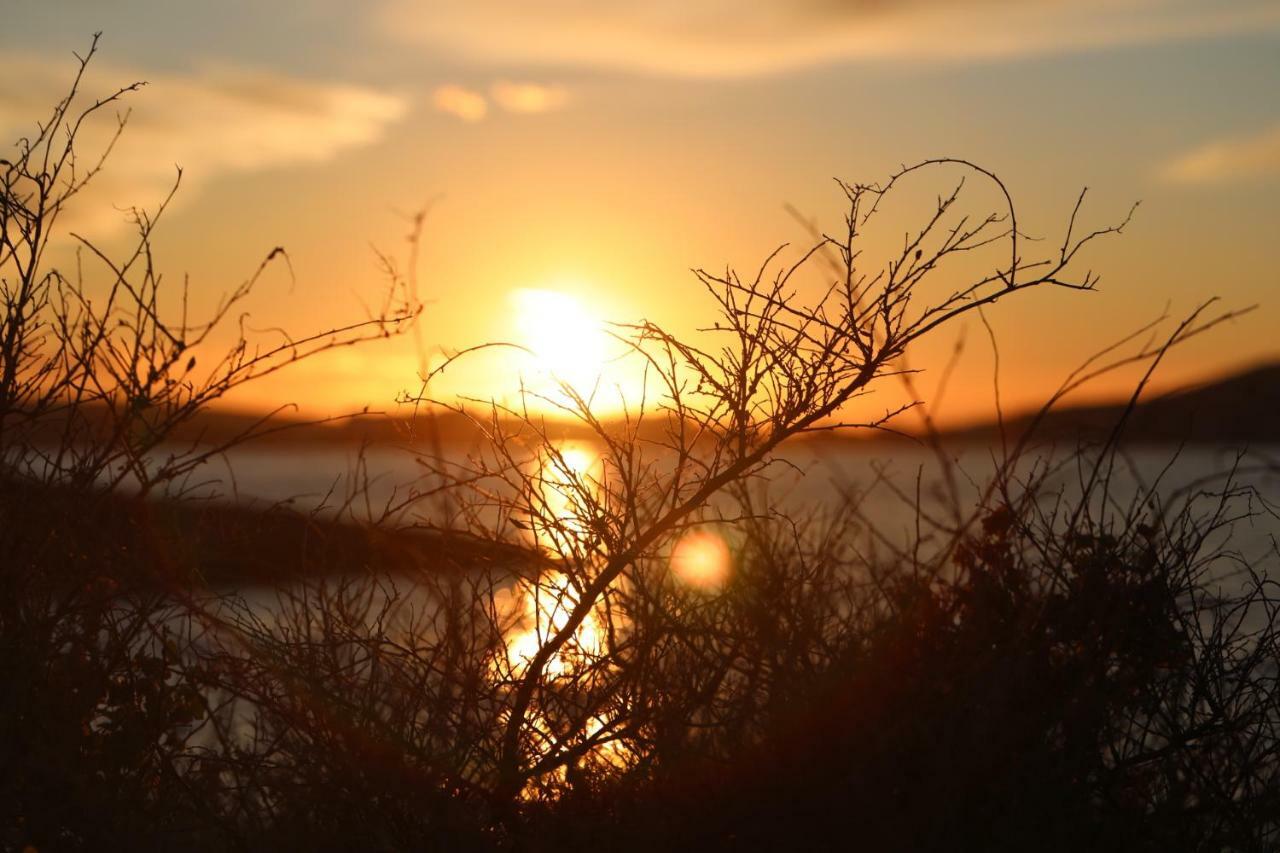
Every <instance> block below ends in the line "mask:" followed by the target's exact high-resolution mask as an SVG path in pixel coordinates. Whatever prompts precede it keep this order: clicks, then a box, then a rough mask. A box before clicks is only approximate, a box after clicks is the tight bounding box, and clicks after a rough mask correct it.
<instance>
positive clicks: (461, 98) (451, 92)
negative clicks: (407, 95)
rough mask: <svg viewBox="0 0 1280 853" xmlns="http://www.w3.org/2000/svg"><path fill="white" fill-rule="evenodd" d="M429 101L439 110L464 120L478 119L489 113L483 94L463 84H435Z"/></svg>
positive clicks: (472, 120)
mask: <svg viewBox="0 0 1280 853" xmlns="http://www.w3.org/2000/svg"><path fill="white" fill-rule="evenodd" d="M431 103H432V104H434V105H435V108H436V109H437V110H439V111H440V112H442V113H448V114H449V115H451V116H457V117H458V118H460V119H462V120H463V121H466V122H475V121H480V120H481V119H483V118H484V117H485V116H486V115H488V113H489V102H488V101H487V100H485V97H484V95H482V94H480V93H479V92H476V91H474V90H472V89H468V88H466V87H465V86H456V85H453V84H449V85H445V86H437V87H436V89H435V91H434V92H432V93H431Z"/></svg>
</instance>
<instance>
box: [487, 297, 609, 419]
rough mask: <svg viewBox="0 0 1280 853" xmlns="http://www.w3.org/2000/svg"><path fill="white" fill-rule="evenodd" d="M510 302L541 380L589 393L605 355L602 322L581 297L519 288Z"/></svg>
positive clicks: (579, 392)
mask: <svg viewBox="0 0 1280 853" xmlns="http://www.w3.org/2000/svg"><path fill="white" fill-rule="evenodd" d="M511 301H512V308H513V310H514V312H515V325H516V331H517V332H518V336H519V340H518V343H519V344H520V345H521V346H523V347H525V348H526V349H528V350H529V352H530V353H531V356H532V361H533V364H532V366H533V367H534V368H535V369H536V370H537V371H538V372H540V373H543V374H544V377H543V378H544V379H550V380H552V381H559V382H565V383H567V384H569V385H570V386H572V388H573V389H574V390H575V391H576V392H577V393H578V394H580V395H583V396H589V395H590V394H591V392H592V389H593V388H594V387H595V386H596V384H597V383H598V382H599V381H600V377H601V374H602V373H603V371H604V366H605V360H606V357H607V356H606V349H607V344H608V336H607V334H606V333H605V330H604V324H603V323H601V322H600V320H599V318H597V317H595V316H594V315H593V314H592V313H591V312H590V311H588V310H587V308H586V307H585V306H584V305H583V304H582V303H581V302H580V301H578V300H577V299H575V298H574V297H572V296H570V295H569V294H567V293H562V292H560V291H556V290H538V289H531V288H521V289H519V290H516V291H514V292H513V293H512V295H511ZM536 390H537V391H538V392H539V393H548V392H547V389H543V388H537V389H536Z"/></svg>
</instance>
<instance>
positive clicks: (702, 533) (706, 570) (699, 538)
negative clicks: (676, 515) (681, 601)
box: [671, 530, 730, 590]
mask: <svg viewBox="0 0 1280 853" xmlns="http://www.w3.org/2000/svg"><path fill="white" fill-rule="evenodd" d="M729 564H730V555H729V546H728V545H727V544H725V541H724V539H723V538H721V537H720V536H718V535H716V534H715V533H712V532H711V531H709V530H691V531H689V532H688V533H686V534H685V535H684V536H682V537H681V538H680V540H679V541H678V542H676V545H675V548H673V549H672V551H671V570H672V571H673V572H674V573H675V575H676V577H678V578H679V579H680V580H682V581H684V582H685V583H687V584H689V585H690V586H695V587H698V588H699V589H706V590H714V589H719V588H720V587H722V586H723V585H724V583H725V581H727V580H728V579H729Z"/></svg>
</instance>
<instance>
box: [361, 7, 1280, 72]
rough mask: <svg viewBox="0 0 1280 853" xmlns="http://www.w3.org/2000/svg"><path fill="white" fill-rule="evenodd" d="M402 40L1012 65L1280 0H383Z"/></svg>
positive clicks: (684, 60)
mask: <svg viewBox="0 0 1280 853" xmlns="http://www.w3.org/2000/svg"><path fill="white" fill-rule="evenodd" d="M379 20H380V22H381V24H382V25H383V27H384V28H385V30H386V31H387V32H388V33H389V34H391V35H392V36H393V37H395V38H400V39H405V40H409V41H412V42H417V43H419V44H423V45H429V46H431V47H432V48H433V49H435V50H440V51H446V52H452V53H454V54H456V55H460V56H463V57H466V58H469V59H472V60H475V61H478V62H487V63H492V64H501V65H511V64H513V63H523V64H543V65H548V66H563V65H576V66H588V67H595V68H615V69H624V70H631V71H642V72H650V73H662V74H676V75H688V76H746V75H757V74H767V73H771V72H777V71H785V70H788V69H794V68H800V67H805V66H811V65H818V64H823V63H829V62H842V61H852V60H868V59H880V60H904V61H912V62H938V61H954V60H964V59H1000V58H1014V57H1020V56H1027V55H1035V54H1043V53H1051V52H1060V51H1071V50H1088V49H1094V48H1099V47H1107V46H1114V45H1122V44H1132V43H1142V42H1154V41H1164V40H1171V39H1188V38H1199V37H1204V36H1213V35H1221V34H1224V33H1231V32H1241V31H1256V30H1258V29H1264V28H1265V29H1280V5H1277V4H1276V3H1275V2H1274V0H1123V2H1116V0H967V1H963V2H962V0H752V2H750V3H743V2H740V0H700V2H697V1H696V0H647V2H644V3H637V2H634V0H592V2H587V1H586V0H542V2H538V3H530V2H528V0H468V2H466V3H443V2H440V0H384V6H383V8H382V10H381V13H380V18H379Z"/></svg>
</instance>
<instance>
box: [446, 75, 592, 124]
mask: <svg viewBox="0 0 1280 853" xmlns="http://www.w3.org/2000/svg"><path fill="white" fill-rule="evenodd" d="M489 96H490V97H491V98H493V103H494V104H496V105H497V106H498V107H499V108H500V109H502V110H504V111H505V112H509V113H519V114H523V115H529V114H533V113H546V112H551V111H552V110H558V109H560V108H561V107H563V106H564V105H565V104H567V103H568V102H569V93H568V91H567V90H566V89H565V88H564V87H562V86H548V85H544V84H542V83H513V82H511V81H509V80H499V81H498V82H496V83H494V84H493V85H492V86H490V87H489ZM431 102H432V103H433V104H434V105H435V108H436V109H437V110H439V111H440V112H442V113H448V114H449V115H452V116H457V117H458V118H460V119H462V120H463V121H465V122H477V121H481V120H483V119H484V117H485V116H487V115H488V114H489V101H488V99H487V98H485V96H484V95H482V94H481V93H479V92H477V91H475V90H474V89H468V88H467V87H465V86H459V85H456V84H453V83H449V84H446V85H443V86H437V87H436V89H435V91H434V92H432V93H431Z"/></svg>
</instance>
